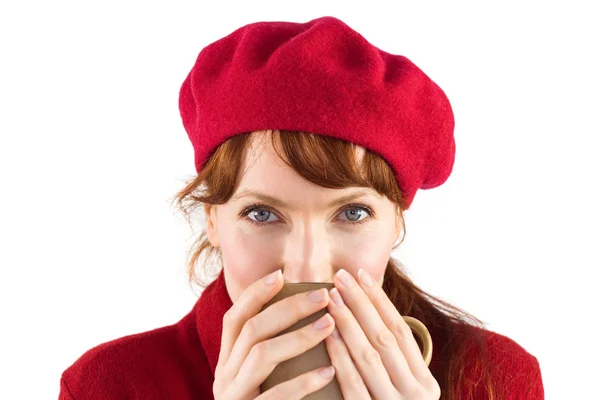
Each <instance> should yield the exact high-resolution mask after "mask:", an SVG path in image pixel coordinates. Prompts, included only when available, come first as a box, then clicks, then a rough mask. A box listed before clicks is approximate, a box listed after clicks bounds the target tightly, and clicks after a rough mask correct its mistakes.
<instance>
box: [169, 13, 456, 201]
mask: <svg viewBox="0 0 600 400" xmlns="http://www.w3.org/2000/svg"><path fill="white" fill-rule="evenodd" d="M179 110H180V113H181V118H182V121H183V125H184V127H185V130H186V131H187V134H188V136H189V138H190V140H191V142H192V145H193V147H194V156H195V167H196V171H197V172H200V171H201V169H202V168H203V166H204V163H205V162H206V160H207V159H208V157H210V155H212V153H213V151H214V150H215V149H216V148H217V146H218V145H220V144H221V143H223V142H224V141H226V140H227V139H229V138H230V137H232V136H234V135H236V134H240V133H244V132H251V131H255V130H263V129H285V130H299V131H304V132H311V133H314V134H321V135H326V136H331V137H335V138H338V139H343V140H346V141H349V142H353V143H356V144H358V145H360V146H362V147H365V148H368V149H370V150H371V151H373V152H375V153H377V154H379V155H380V156H381V157H383V158H384V159H385V160H386V161H387V163H388V164H389V165H390V167H391V168H392V170H393V171H394V174H395V176H396V179H397V183H398V186H399V187H400V190H401V191H402V192H403V193H404V196H405V200H406V208H408V207H409V206H410V204H411V203H412V200H413V198H414V196H415V193H416V191H417V189H430V188H434V187H437V186H440V185H441V184H443V183H444V182H445V181H446V179H448V177H449V176H450V172H451V171H452V166H453V164H454V154H455V142H454V115H453V113H452V108H451V106H450V102H449V101H448V98H447V97H446V95H445V93H444V92H443V91H442V89H441V88H440V87H439V86H438V85H436V84H435V83H434V82H433V81H432V80H431V79H430V78H429V77H428V76H427V75H425V73H423V71H421V70H420V69H419V68H418V67H417V66H416V65H415V64H413V63H412V62H411V61H410V60H409V59H408V58H406V57H404V56H400V55H394V54H390V53H386V52H385V51H383V50H380V49H378V48H377V47H375V46H373V45H372V44H370V43H369V42H368V41H367V40H366V39H365V38H364V37H363V36H361V35H360V34H359V33H358V32H356V31H354V30H353V29H351V28H350V27H349V26H348V25H346V24H345V23H344V22H342V21H341V20H339V19H337V18H334V17H330V16H325V17H321V18H317V19H313V20H311V21H309V22H305V23H296V22H283V21H278V22H255V23H251V24H248V25H245V26H243V27H241V28H238V29H237V30H235V31H234V32H232V33H231V34H229V35H227V36H225V37H223V38H221V39H219V40H217V41H215V42H213V43H211V44H209V45H208V46H206V47H205V48H203V49H202V51H201V52H200V54H199V55H198V58H197V59H196V63H195V64H194V66H193V68H192V70H191V71H190V73H189V74H188V76H187V78H186V79H185V81H184V82H183V85H182V86H181V90H180V93H179Z"/></svg>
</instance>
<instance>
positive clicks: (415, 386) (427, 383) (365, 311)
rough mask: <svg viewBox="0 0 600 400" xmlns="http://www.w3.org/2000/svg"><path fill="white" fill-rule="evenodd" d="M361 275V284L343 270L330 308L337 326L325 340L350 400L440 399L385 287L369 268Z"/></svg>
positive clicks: (434, 381) (436, 385)
mask: <svg viewBox="0 0 600 400" xmlns="http://www.w3.org/2000/svg"><path fill="white" fill-rule="evenodd" d="M358 275H359V278H360V279H359V281H360V284H358V283H357V281H356V280H355V279H354V278H353V277H352V275H351V274H350V273H348V272H347V271H345V270H340V271H338V273H336V275H335V278H334V284H335V288H333V289H331V290H330V296H331V300H332V301H330V302H329V305H328V306H327V309H328V311H329V313H330V314H331V316H332V317H333V319H334V320H335V323H336V330H334V332H333V333H332V334H331V335H330V336H328V337H327V338H326V339H325V344H326V346H327V351H328V352H329V356H330V358H331V361H332V364H333V366H334V367H335V374H336V378H337V380H338V382H339V384H340V387H341V389H342V393H343V395H344V399H348V400H349V399H382V400H384V399H385V400H390V399H403V400H417V399H418V400H438V399H439V398H440V395H441V390H440V386H439V384H438V382H437V381H436V379H435V378H434V377H433V375H432V374H431V372H430V371H429V368H428V367H427V365H426V364H425V361H424V360H423V356H422V354H421V350H420V349H419V345H418V344H417V342H416V340H415V338H414V337H413V334H412V331H411V329H410V327H409V326H408V325H407V324H406V322H405V321H404V318H402V316H401V315H400V313H399V312H398V310H397V309H396V307H395V306H394V305H393V304H392V302H391V301H390V299H389V298H388V297H387V295H386V293H385V292H384V291H383V288H382V287H381V286H379V285H378V284H377V283H376V282H375V281H374V279H373V278H372V277H371V276H370V275H369V274H368V273H367V272H366V271H365V270H363V269H361V270H359V272H358ZM369 278H370V280H369ZM369 282H372V285H371V286H369V285H368V283H369ZM340 293H341V297H340ZM341 299H343V300H341ZM336 300H341V302H339V301H336ZM336 304H342V305H341V306H338V305H336ZM336 332H338V333H339V334H340V335H341V339H340V338H338V339H336V338H335V334H336Z"/></svg>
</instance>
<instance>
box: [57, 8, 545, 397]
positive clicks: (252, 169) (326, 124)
mask: <svg viewBox="0 0 600 400" xmlns="http://www.w3.org/2000/svg"><path fill="white" fill-rule="evenodd" d="M179 107H180V112H181V116H182V121H183V125H184V127H185V129H186V131H187V133H188V136H189V138H190V140H191V142H192V145H193V147H194V152H195V166H196V171H197V172H198V175H197V177H196V178H195V179H194V180H193V181H191V182H190V183H189V184H188V185H187V187H185V188H184V189H183V190H182V191H181V192H180V193H178V195H177V196H176V199H177V202H178V205H179V206H180V207H181V210H182V211H183V212H184V214H185V215H186V216H187V217H188V219H189V217H190V215H191V212H192V211H193V210H194V209H196V208H200V206H202V207H201V208H202V209H203V211H204V212H205V215H206V222H207V229H206V231H205V232H203V233H202V234H201V235H200V237H199V238H198V240H197V241H196V243H195V244H194V248H193V251H192V257H191V259H190V265H189V266H190V279H195V271H196V264H197V261H198V260H199V259H200V257H201V256H203V255H204V256H205V257H206V258H205V260H204V261H205V264H206V265H209V264H210V263H209V260H210V259H211V258H212V257H214V256H218V257H217V261H218V262H219V267H222V269H220V270H219V272H218V276H217V279H216V280H214V281H213V282H212V283H210V284H209V285H208V287H206V289H205V290H204V292H203V293H202V295H201V297H200V298H199V299H198V301H197V302H196V304H195V305H194V307H193V309H192V310H191V311H190V313H189V314H188V315H186V316H185V317H183V318H182V319H181V320H180V321H179V322H177V323H175V324H173V325H170V326H166V327H161V328H157V329H155V330H152V331H148V332H142V333H138V334H134V335H129V336H126V337H123V338H119V339H116V340H113V341H110V342H107V343H103V344H101V345H99V346H97V347H95V348H93V349H90V350H88V351H87V352H86V353H85V354H83V355H82V356H81V357H80V358H79V359H78V360H77V361H75V363H74V364H73V365H72V366H70V367H69V368H67V370H65V372H64V373H63V375H62V379H61V392H60V398H61V399H76V400H77V399H80V400H81V399H109V398H111V399H112V398H115V399H132V398H135V399H211V398H215V399H231V400H233V399H251V398H252V399H253V398H259V399H267V398H269V399H270V398H284V399H300V398H302V397H304V396H306V395H308V394H309V393H313V392H315V391H318V390H319V389H321V388H322V387H324V386H325V385H327V384H329V383H330V382H331V381H332V379H333V378H334V376H335V378H336V379H337V380H338V382H339V384H340V387H341V389H342V392H343V394H344V398H347V399H350V398H352V399H370V398H375V399H406V400H409V399H413V400H414V399H439V398H442V399H469V398H472V399H492V398H493V399H543V396H544V392H543V385H542V379H541V374H540V369H539V365H538V361H537V359H536V358H535V357H534V356H533V355H531V354H529V353H528V352H527V351H525V350H524V349H523V348H522V347H521V346H520V345H518V344H517V343H516V342H514V341H513V340H511V339H509V338H507V337H505V336H502V335H500V334H497V333H494V332H491V331H489V330H486V329H485V328H483V327H482V326H477V325H482V324H481V322H480V321H479V320H477V319H476V318H475V317H473V316H471V315H469V314H468V313H465V312H463V311H461V310H460V309H458V308H456V307H453V306H452V305H450V304H447V303H445V302H443V301H441V300H439V299H436V298H435V297H433V296H431V295H429V294H427V293H426V292H424V291H422V290H420V289H419V288H418V287H416V286H415V285H414V284H412V282H411V281H410V279H409V278H408V277H407V276H406V275H405V274H404V273H403V272H402V270H401V266H400V264H399V263H398V262H396V261H395V260H394V259H392V258H391V257H390V252H391V251H392V250H393V249H395V248H396V247H397V246H398V245H399V244H400V243H401V242H400V243H398V245H394V242H395V241H396V240H397V239H398V238H399V237H400V234H401V232H402V231H403V230H405V229H404V219H403V212H404V211H405V210H406V209H408V208H409V206H410V205H411V203H412V201H413V199H414V196H415V193H416V191H417V189H419V188H420V189H429V188H434V187H437V186H440V185H441V184H443V183H444V182H445V181H446V180H447V178H448V176H449V175H450V173H451V170H452V166H453V163H454V155H455V141H454V136H453V131H454V117H453V113H452V109H451V106H450V103H449V101H448V99H447V98H446V96H445V94H444V92H443V91H442V90H441V89H440V88H439V87H438V86H437V85H436V84H435V83H434V82H433V81H432V80H431V79H429V78H428V77H427V76H426V75H425V74H424V73H423V72H422V71H421V70H420V69H419V68H418V67H416V66H415V65H414V64H413V63H412V62H410V61H409V60H408V59H407V58H406V57H403V56H397V55H392V54H389V53H386V52H384V51H381V50H379V49H378V48H376V47H375V46H373V45H371V44H370V43H369V42H368V41H366V40H365V39H364V38H363V37H362V36H361V35H360V34H358V33H357V32H355V31H354V30H352V29H351V28H350V27H348V26H347V25H346V24H345V23H343V22H342V21H340V20H339V19H337V18H334V17H322V18H318V19H315V20H312V21H309V22H307V23H292V22H258V23H253V24H249V25H246V26H244V27H242V28H239V29H237V30H236V31H234V32H233V33H231V34H230V35H228V36H226V37H224V38H222V39H220V40H218V41H216V42H214V43H212V44H211V45H209V46H207V47H206V48H204V49H203V50H202V51H201V53H200V55H199V56H198V58H197V60H196V63H195V65H194V67H193V68H192V70H191V72H190V74H189V75H188V77H187V78H186V79H185V81H184V83H183V85H182V87H181V91H180V100H179ZM284 281H288V282H303V281H314V282H319V281H322V282H333V283H334V284H335V288H333V289H332V290H331V291H329V292H328V291H326V290H325V291H323V292H320V293H319V292H316V293H313V294H311V296H307V295H306V294H300V295H295V296H292V297H290V298H287V299H285V300H283V301H281V302H279V303H276V304H275V305H273V306H271V307H269V308H267V309H266V310H264V311H262V312H260V309H261V306H262V305H264V304H265V303H267V302H268V301H269V300H270V299H271V298H272V297H273V296H274V295H275V294H276V293H277V292H278V291H279V290H280V289H281V287H282V285H283V283H284ZM319 295H320V296H319ZM323 308H327V314H326V315H325V316H324V317H323V319H322V320H321V323H319V324H318V326H317V327H313V326H312V325H309V326H307V327H305V328H302V329H301V330H298V331H295V332H292V333H289V334H287V336H285V338H284V336H281V338H284V340H285V345H283V346H282V345H278V344H279V343H281V342H280V340H282V339H281V338H280V339H277V338H274V337H275V335H276V334H277V333H278V332H281V331H282V330H283V329H285V328H286V327H288V326H291V325H293V324H294V323H295V322H296V321H298V320H300V319H302V318H303V317H304V316H306V315H310V314H312V313H314V312H315V311H317V310H320V309H323ZM401 316H412V317H414V318H417V319H418V320H420V321H421V322H423V323H424V324H425V326H426V327H427V328H428V330H429V331H430V333H431V337H432V340H433V348H434V352H433V358H432V360H431V364H430V365H429V366H427V365H426V364H425V361H424V360H423V358H422V357H421V353H420V349H419V347H418V344H417V342H416V341H415V339H414V337H413V336H412V334H411V331H410V328H408V326H407V325H406V323H405V322H404V320H403V319H402V317H401ZM315 328H320V329H315ZM323 340H325V343H326V346H327V350H328V353H329V355H330V357H331V361H332V365H333V367H334V368H333V369H329V370H327V369H325V370H315V371H311V372H309V373H307V374H304V375H301V376H299V377H298V378H295V379H293V380H290V381H288V382H285V383H283V384H280V385H278V386H277V387H276V390H275V388H273V389H270V390H268V391H266V392H264V393H261V392H260V390H259V386H260V383H261V382H263V381H264V379H265V378H266V377H267V376H268V375H269V373H270V372H271V371H272V370H273V369H274V367H275V365H276V364H277V363H278V362H281V361H283V360H286V359H290V358H292V357H294V356H295V355H298V354H301V353H303V352H304V351H306V350H308V349H309V348H311V347H313V346H315V345H317V344H318V343H319V342H321V341H323ZM328 371H329V374H327V372H328ZM332 373H333V374H332Z"/></svg>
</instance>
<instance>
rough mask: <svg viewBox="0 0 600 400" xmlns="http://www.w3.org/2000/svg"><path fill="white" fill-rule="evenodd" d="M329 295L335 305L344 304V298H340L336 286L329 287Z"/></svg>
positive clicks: (340, 305)
mask: <svg viewBox="0 0 600 400" xmlns="http://www.w3.org/2000/svg"><path fill="white" fill-rule="evenodd" d="M329 296H330V297H331V300H333V302H334V303H335V305H336V306H338V307H342V306H343V305H344V300H342V296H340V292H339V291H338V290H337V288H333V289H331V290H330V291H329Z"/></svg>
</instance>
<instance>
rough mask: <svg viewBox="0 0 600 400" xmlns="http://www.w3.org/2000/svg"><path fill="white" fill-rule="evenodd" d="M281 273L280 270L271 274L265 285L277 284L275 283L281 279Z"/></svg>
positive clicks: (267, 277) (266, 278)
mask: <svg viewBox="0 0 600 400" xmlns="http://www.w3.org/2000/svg"><path fill="white" fill-rule="evenodd" d="M280 272H281V270H280V269H278V270H277V271H275V272H273V273H270V274H269V275H267V276H266V277H265V283H266V284H267V285H272V284H273V283H275V281H276V280H277V278H278V277H279V273H280Z"/></svg>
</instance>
